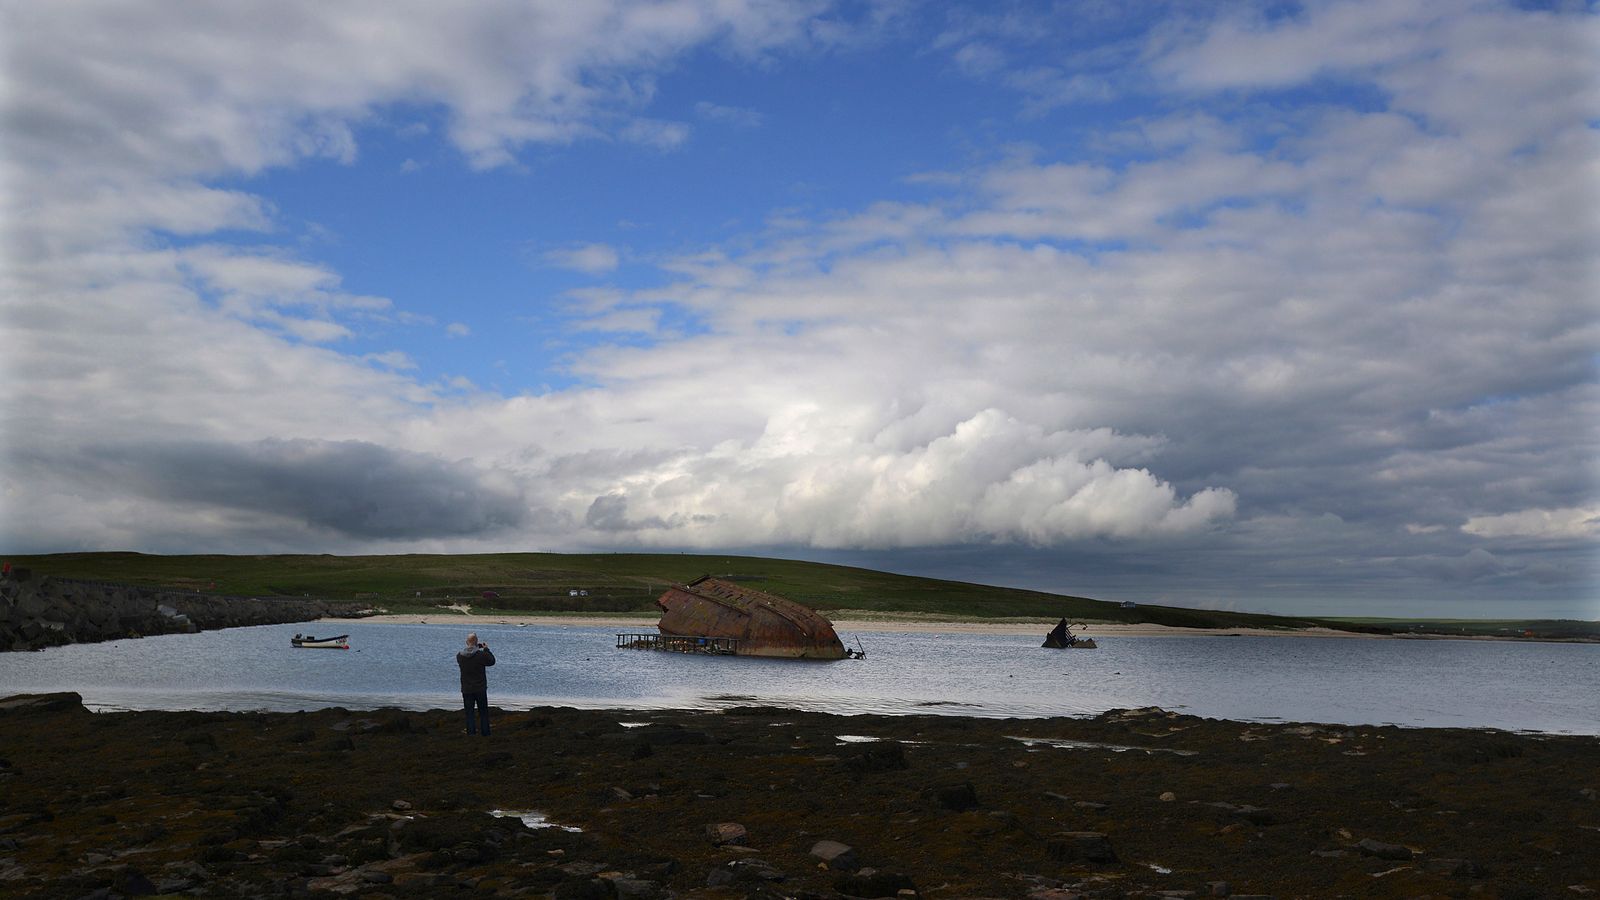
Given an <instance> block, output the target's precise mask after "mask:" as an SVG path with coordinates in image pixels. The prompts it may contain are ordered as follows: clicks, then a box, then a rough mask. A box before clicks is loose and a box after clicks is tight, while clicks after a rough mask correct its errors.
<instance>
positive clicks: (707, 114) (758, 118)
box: [694, 100, 764, 128]
mask: <svg viewBox="0 0 1600 900" xmlns="http://www.w3.org/2000/svg"><path fill="white" fill-rule="evenodd" d="M694 114H695V115H696V116H699V117H700V118H702V119H705V120H706V121H708V122H717V123H719V124H722V125H733V126H736V127H739V128H757V127H760V125H761V122H762V119H763V118H764V117H763V116H762V115H761V113H760V112H759V111H757V110H754V109H746V108H744V107H740V106H723V105H721V104H718V103H710V102H708V101H705V100H702V101H700V102H699V103H696V104H695V105H694Z"/></svg>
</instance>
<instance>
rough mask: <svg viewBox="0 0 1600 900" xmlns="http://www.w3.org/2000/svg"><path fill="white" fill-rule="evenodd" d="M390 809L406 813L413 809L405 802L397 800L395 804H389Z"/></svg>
mask: <svg viewBox="0 0 1600 900" xmlns="http://www.w3.org/2000/svg"><path fill="white" fill-rule="evenodd" d="M389 808H390V809H393V810H397V811H399V812H405V811H406V810H408V809H410V808H411V804H410V803H407V802H406V801H404V800H396V801H395V802H393V803H391V804H389Z"/></svg>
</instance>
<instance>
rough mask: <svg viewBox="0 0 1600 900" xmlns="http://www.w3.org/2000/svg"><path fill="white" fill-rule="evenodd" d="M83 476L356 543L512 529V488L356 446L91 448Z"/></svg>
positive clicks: (517, 518)
mask: <svg viewBox="0 0 1600 900" xmlns="http://www.w3.org/2000/svg"><path fill="white" fill-rule="evenodd" d="M81 462H82V463H83V464H84V466H85V470H86V471H91V472H95V473H97V474H98V475H100V476H101V477H103V478H105V479H106V480H108V481H113V482H114V483H116V484H117V485H119V486H120V487H121V488H122V489H124V490H130V491H133V492H135V493H138V494H140V495H142V496H144V497H147V498H150V499H153V500H160V501H164V502H172V503H187V504H197V505H201V506H207V507H219V508H223V509H227V510H230V511H234V512H237V513H244V514H251V513H254V514H259V515H262V516H272V517H278V518H283V519H289V520H295V521H300V522H304V523H306V524H307V525H311V526H315V527H318V528H325V529H329V530H331V531H334V532H337V533H339V534H342V535H345V536H349V537H358V538H382V539H405V538H437V537H459V536H469V535H480V534H487V533H492V532H495V531H498V530H501V529H504V528H510V527H513V526H516V525H520V524H522V523H523V522H524V521H525V520H526V519H527V516H528V511H527V507H526V506H525V505H524V503H523V501H522V498H521V496H520V494H519V492H518V491H517V490H515V489H514V488H513V487H512V486H510V485H509V484H497V483H495V481H494V479H493V478H491V477H490V476H489V475H487V474H485V473H484V472H483V471H481V470H479V469H477V468H475V467H473V466H471V465H467V464H464V463H455V462H450V461H447V460H443V459H439V458H438V457H434V456H428V455H425V454H421V453H410V452H406V451H402V450H393V449H390V448H387V447H382V446H379V445H377V444H371V443H366V442H363V441H319V440H267V441H259V442H256V443H248V444H229V443H220V442H199V441H195V442H182V443H178V442H169V443H159V444H136V445H115V446H98V447H94V448H91V449H89V450H87V451H86V452H85V453H84V458H83V460H82V461H81Z"/></svg>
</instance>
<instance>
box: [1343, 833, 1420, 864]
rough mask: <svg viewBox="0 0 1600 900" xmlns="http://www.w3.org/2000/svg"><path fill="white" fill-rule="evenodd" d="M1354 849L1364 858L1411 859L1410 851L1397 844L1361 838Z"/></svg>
mask: <svg viewBox="0 0 1600 900" xmlns="http://www.w3.org/2000/svg"><path fill="white" fill-rule="evenodd" d="M1356 849H1357V850H1360V851H1361V852H1362V854H1364V855H1366V856H1376V857H1377V858H1379V859H1394V860H1407V859H1410V858H1411V849H1410V848H1408V847H1402V846H1401V845H1399V844H1387V843H1384V842H1383V841H1379V840H1374V839H1373V838H1362V839H1361V840H1359V841H1357V842H1356Z"/></svg>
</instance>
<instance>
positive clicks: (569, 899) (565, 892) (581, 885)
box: [550, 878, 617, 900]
mask: <svg viewBox="0 0 1600 900" xmlns="http://www.w3.org/2000/svg"><path fill="white" fill-rule="evenodd" d="M616 895H617V891H616V888H614V887H612V885H611V882H609V881H606V880H605V879H603V878H586V879H582V880H576V879H575V880H572V881H563V882H561V883H560V884H558V885H556V887H555V890H553V891H551V892H550V896H551V897H553V898H554V900H610V898H612V897H615V896H616Z"/></svg>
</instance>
